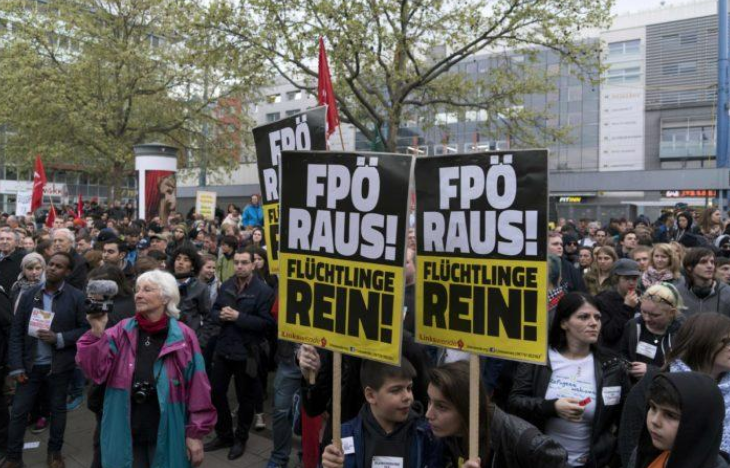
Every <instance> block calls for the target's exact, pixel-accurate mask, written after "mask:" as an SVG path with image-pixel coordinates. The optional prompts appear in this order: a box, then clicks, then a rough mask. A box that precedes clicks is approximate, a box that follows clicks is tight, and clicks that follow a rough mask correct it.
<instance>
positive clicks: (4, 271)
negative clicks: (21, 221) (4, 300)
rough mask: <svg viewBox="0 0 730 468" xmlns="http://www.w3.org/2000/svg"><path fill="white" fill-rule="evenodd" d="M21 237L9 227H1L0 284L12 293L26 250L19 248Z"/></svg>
mask: <svg viewBox="0 0 730 468" xmlns="http://www.w3.org/2000/svg"><path fill="white" fill-rule="evenodd" d="M19 240H20V238H19V236H18V234H17V233H16V232H13V230H12V229H10V228H9V227H4V228H2V229H0V286H2V287H3V289H5V292H7V293H8V294H10V289H11V288H12V287H13V283H15V282H16V281H17V280H18V275H19V274H20V262H21V261H22V260H23V257H24V256H25V250H23V249H21V248H19V245H18V242H19Z"/></svg>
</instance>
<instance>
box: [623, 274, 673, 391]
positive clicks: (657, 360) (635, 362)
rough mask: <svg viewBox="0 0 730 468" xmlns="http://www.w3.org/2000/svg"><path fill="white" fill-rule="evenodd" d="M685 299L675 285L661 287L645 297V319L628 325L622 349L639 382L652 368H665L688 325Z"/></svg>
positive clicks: (643, 305) (638, 318)
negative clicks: (676, 340)
mask: <svg viewBox="0 0 730 468" xmlns="http://www.w3.org/2000/svg"><path fill="white" fill-rule="evenodd" d="M683 308H684V305H683V304H682V298H681V296H680V295H679V292H678V291H677V288H675V287H674V285H673V284H671V283H657V284H655V285H653V286H651V287H649V289H647V291H646V292H645V293H644V294H643V295H642V296H641V316H639V317H636V318H632V319H631V320H629V321H628V322H627V323H626V327H625V328H624V334H623V336H622V337H621V343H620V345H619V349H620V352H621V355H622V356H623V357H624V358H625V359H627V360H628V361H629V362H630V363H631V370H630V371H629V374H631V377H633V378H634V379H635V380H639V379H641V378H642V377H644V375H645V374H646V370H647V367H648V366H654V367H662V366H663V365H664V356H666V354H667V353H668V352H669V350H670V348H671V346H672V340H673V338H674V337H675V335H676V334H677V332H678V331H679V328H680V327H681V326H682V323H683V322H684V316H682V315H681V312H680V311H681V310H682V309H683Z"/></svg>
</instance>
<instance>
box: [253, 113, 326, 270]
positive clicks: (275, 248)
mask: <svg viewBox="0 0 730 468" xmlns="http://www.w3.org/2000/svg"><path fill="white" fill-rule="evenodd" d="M325 112H326V108H325V107H316V108H314V109H311V110H308V111H306V112H303V113H301V114H296V115H292V116H290V117H287V118H285V119H282V120H278V121H276V122H273V123H270V124H266V125H262V126H260V127H256V128H254V129H253V138H254V142H255V143H256V163H257V165H258V170H259V183H260V185H261V196H262V204H263V211H264V238H265V240H266V246H267V249H266V252H267V255H268V257H269V258H268V264H269V269H270V270H271V272H272V273H277V272H278V271H279V162H280V158H281V153H282V151H305V150H324V149H327V137H326V133H325Z"/></svg>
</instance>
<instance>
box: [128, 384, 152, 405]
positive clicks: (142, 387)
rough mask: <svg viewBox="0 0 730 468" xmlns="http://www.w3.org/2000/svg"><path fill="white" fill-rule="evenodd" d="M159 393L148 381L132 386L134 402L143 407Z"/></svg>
mask: <svg viewBox="0 0 730 468" xmlns="http://www.w3.org/2000/svg"><path fill="white" fill-rule="evenodd" d="M156 393H157V390H155V387H154V385H152V384H151V383H149V382H147V381H143V382H134V384H133V385H132V400H133V401H134V402H135V403H137V404H138V405H141V404H142V403H145V402H146V401H147V400H148V399H150V398H152V397H153V396H154V395H155V394H156Z"/></svg>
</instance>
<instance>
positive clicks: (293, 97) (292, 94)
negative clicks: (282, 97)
mask: <svg viewBox="0 0 730 468" xmlns="http://www.w3.org/2000/svg"><path fill="white" fill-rule="evenodd" d="M301 98H302V92H301V91H289V92H288V93H286V100H287V101H298V100H299V99H301Z"/></svg>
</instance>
